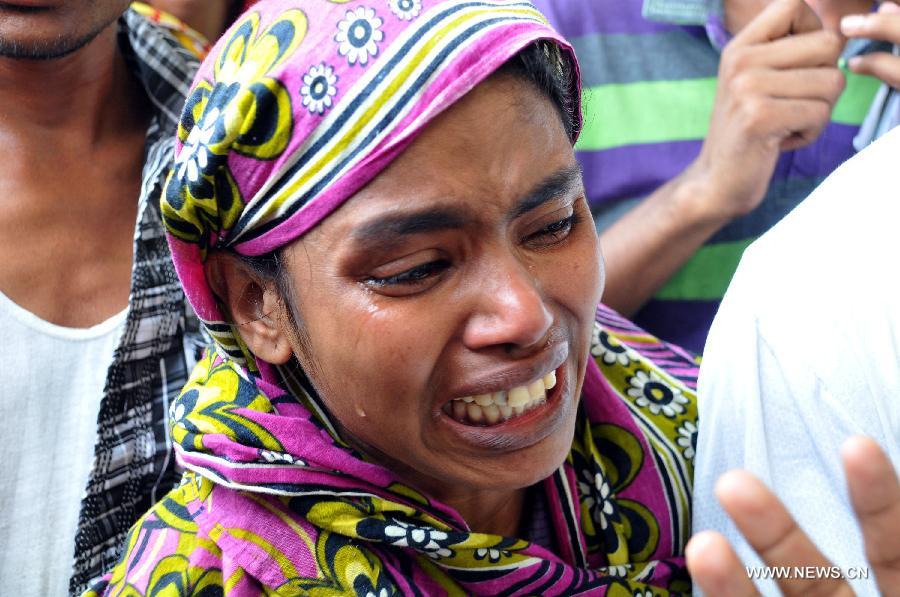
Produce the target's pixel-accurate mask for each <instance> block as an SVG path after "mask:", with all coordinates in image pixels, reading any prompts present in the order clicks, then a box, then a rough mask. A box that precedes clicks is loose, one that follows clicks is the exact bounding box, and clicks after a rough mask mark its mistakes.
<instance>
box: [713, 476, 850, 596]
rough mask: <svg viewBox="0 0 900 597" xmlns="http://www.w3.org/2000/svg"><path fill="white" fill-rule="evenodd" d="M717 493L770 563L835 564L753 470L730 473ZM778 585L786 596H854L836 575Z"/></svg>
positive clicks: (754, 545) (793, 580)
mask: <svg viewBox="0 0 900 597" xmlns="http://www.w3.org/2000/svg"><path fill="white" fill-rule="evenodd" d="M716 495H717V496H718V498H719V501H720V502H721V503H722V507H723V508H724V509H725V511H726V512H727V513H728V515H729V516H730V517H731V519H732V520H733V521H734V523H735V525H736V526H737V527H738V529H739V530H740V531H741V533H742V534H743V535H744V538H745V539H746V540H747V543H749V544H750V546H751V547H753V549H754V550H756V553H758V554H759V556H760V557H761V558H762V560H763V561H764V562H765V563H766V564H768V565H769V566H786V567H790V568H793V567H795V566H796V567H807V566H813V567H820V568H823V569H824V568H829V567H831V563H830V562H829V561H828V560H827V559H826V558H825V556H823V555H822V553H821V552H820V551H819V550H818V548H816V546H815V545H814V544H813V543H812V541H811V540H810V539H809V537H807V536H806V534H805V533H804V532H803V531H802V530H801V529H800V527H799V526H797V523H796V522H795V521H794V519H793V518H792V517H791V515H790V514H789V513H788V511H787V510H786V509H785V507H784V505H783V504H782V503H781V502H780V501H779V500H778V498H776V497H775V495H773V494H772V492H771V491H769V490H768V489H767V488H766V486H765V485H763V484H762V482H761V481H759V480H758V479H757V478H756V477H754V476H753V475H751V474H750V473H748V472H746V471H731V472H728V473H726V474H725V475H723V476H722V477H721V478H720V479H719V482H718V483H717V484H716ZM778 586H779V588H780V589H781V591H782V593H783V594H784V595H786V596H792V595H813V594H815V595H819V596H823V597H824V596H828V597H850V596H851V595H853V592H852V590H851V589H850V588H849V586H848V585H847V584H846V583H845V582H844V581H842V580H840V579H832V578H781V579H778Z"/></svg>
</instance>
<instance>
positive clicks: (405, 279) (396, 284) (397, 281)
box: [365, 259, 450, 290]
mask: <svg viewBox="0 0 900 597" xmlns="http://www.w3.org/2000/svg"><path fill="white" fill-rule="evenodd" d="M448 267H450V262H449V261H447V260H444V259H441V260H438V261H429V262H428V263H423V264H422V265H417V266H416V267H413V268H410V269H408V270H406V271H405V272H401V273H399V274H395V275H393V276H385V277H382V278H378V277H375V276H372V277H370V278H368V279H366V281H365V282H366V283H367V284H368V285H369V286H372V287H375V288H379V289H380V288H384V289H391V288H401V289H402V288H406V289H410V290H414V289H416V288H417V287H419V286H424V285H426V284H427V283H428V282H429V281H430V280H431V278H434V277H435V276H437V275H438V274H440V273H441V272H442V271H444V270H445V269H447V268H448Z"/></svg>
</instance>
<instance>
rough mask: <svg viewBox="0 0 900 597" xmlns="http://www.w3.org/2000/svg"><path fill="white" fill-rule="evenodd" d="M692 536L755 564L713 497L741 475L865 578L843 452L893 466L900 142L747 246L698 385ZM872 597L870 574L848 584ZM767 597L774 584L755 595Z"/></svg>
mask: <svg viewBox="0 0 900 597" xmlns="http://www.w3.org/2000/svg"><path fill="white" fill-rule="evenodd" d="M698 392H699V413H700V434H699V441H698V448H697V462H696V471H695V485H694V496H695V503H694V530H695V531H700V530H704V529H715V530H718V531H721V532H723V533H724V534H725V535H726V536H727V537H728V538H729V539H730V540H731V541H732V543H733V544H734V545H735V546H736V548H737V550H738V553H739V555H740V556H741V559H742V560H743V561H744V562H745V563H746V564H747V565H748V566H758V565H761V562H760V560H759V558H758V557H757V556H756V555H755V554H754V552H753V550H752V549H750V547H749V546H748V545H747V544H746V542H744V541H743V539H742V538H741V536H740V535H739V533H738V532H737V530H736V528H735V527H734V526H733V525H732V523H731V522H730V520H729V519H728V518H727V516H726V515H725V514H724V512H723V511H722V509H721V508H720V507H719V505H718V502H717V501H716V500H715V498H714V497H713V493H712V491H713V486H714V484H715V481H716V479H717V478H718V477H719V476H720V475H721V474H722V473H723V472H725V471H726V470H729V469H732V468H746V469H749V470H750V471H752V472H753V473H755V474H756V475H757V476H759V477H760V478H761V479H762V480H763V481H764V482H765V483H766V484H767V485H768V486H769V487H771V488H773V489H774V490H775V492H776V493H777V494H778V496H779V497H780V498H781V499H782V500H783V501H784V502H785V503H786V504H787V507H788V509H789V510H790V511H791V512H792V514H793V515H794V517H795V518H796V519H797V521H798V522H799V524H800V526H801V527H802V528H803V529H804V530H805V531H806V532H807V533H808V534H809V535H810V536H811V537H812V538H813V540H814V541H815V543H816V544H817V545H818V546H819V547H820V549H821V550H822V551H823V553H824V554H825V555H826V556H828V557H829V558H830V559H831V561H832V562H833V563H834V564H835V565H836V566H840V567H842V568H844V569H845V571H846V572H848V573H851V574H853V573H855V572H856V571H855V570H849V568H850V567H854V566H866V561H865V556H864V549H863V544H862V535H861V533H860V531H859V528H858V525H857V523H856V521H855V517H854V514H853V509H852V506H851V504H850V502H849V498H848V495H847V489H846V483H845V478H844V473H843V467H842V464H841V459H840V453H839V451H840V446H841V444H842V443H843V442H844V440H846V439H847V438H848V437H849V436H851V435H854V434H865V435H869V436H871V437H872V438H874V439H875V441H877V442H878V443H879V444H880V445H881V446H882V447H883V448H884V449H885V450H886V451H887V453H888V455H889V456H890V458H891V459H892V461H893V463H894V466H895V467H897V466H900V130H895V131H893V132H891V133H889V134H888V135H886V136H885V137H883V138H882V139H880V140H879V141H877V142H876V143H874V144H873V145H871V146H870V147H869V148H868V149H866V150H865V151H863V152H862V153H860V154H859V155H857V156H856V157H854V158H853V159H851V160H850V161H848V162H847V163H846V164H844V165H843V166H841V167H840V168H839V169H838V170H837V171H835V172H834V173H833V174H832V175H831V176H830V177H829V178H828V180H826V181H825V182H824V183H823V184H822V186H820V187H819V188H818V189H817V190H816V191H815V192H814V193H813V194H812V195H811V196H810V197H809V198H808V199H807V200H806V201H805V202H804V203H803V204H802V205H800V206H799V207H798V208H797V209H795V210H794V211H793V212H792V213H791V214H790V215H789V216H787V217H786V218H785V219H784V220H783V221H782V222H781V223H779V224H778V225H777V226H775V227H774V228H773V229H772V230H771V231H770V232H768V233H767V234H766V235H764V236H763V237H762V238H760V239H759V240H758V241H757V242H755V243H754V244H753V245H752V246H751V247H750V248H749V249H748V250H747V251H746V253H745V254H744V257H743V259H742V260H741V264H740V267H739V268H738V271H737V274H736V275H735V277H734V280H733V282H732V284H731V286H730V287H729V289H728V292H727V294H726V296H725V299H724V301H723V302H722V307H721V309H720V311H719V313H718V315H717V317H716V319H715V322H714V323H713V326H712V330H711V332H710V335H709V340H708V342H707V345H706V349H705V351H704V360H703V365H702V367H701V372H700V381H699V390H698ZM851 584H852V585H853V586H854V588H855V589H856V591H857V593H858V594H860V595H877V594H878V593H877V588H876V584H875V578H874V576H870V578H869V580H868V581H866V580H853V581H851ZM758 586H759V587H760V589H761V590H762V591H763V593H764V594H766V595H777V594H778V593H777V589H776V588H775V584H774V583H773V582H768V583H764V584H759V585H758Z"/></svg>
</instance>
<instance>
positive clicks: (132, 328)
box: [69, 10, 205, 594]
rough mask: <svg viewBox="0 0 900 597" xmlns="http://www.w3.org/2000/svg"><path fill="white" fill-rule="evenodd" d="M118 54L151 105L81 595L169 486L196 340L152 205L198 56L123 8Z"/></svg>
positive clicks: (77, 582)
mask: <svg viewBox="0 0 900 597" xmlns="http://www.w3.org/2000/svg"><path fill="white" fill-rule="evenodd" d="M119 48H120V50H121V51H122V53H123V55H124V56H125V59H126V61H127V63H128V65H129V67H130V68H131V71H132V72H133V74H134V75H135V77H136V78H137V79H138V80H139V81H141V83H142V84H143V86H144V88H145V89H146V92H147V96H148V98H149V99H150V101H151V103H152V106H153V116H152V122H151V124H150V128H149V130H148V132H147V145H146V159H145V165H144V171H143V182H142V185H141V194H140V198H139V205H138V221H137V226H136V228H135V238H134V266H133V270H132V278H131V296H130V299H129V307H128V315H127V319H126V322H125V329H124V333H123V335H122V339H121V340H120V342H119V345H118V347H117V348H116V351H115V353H114V355H113V362H112V363H111V365H110V368H109V371H108V374H107V378H106V387H105V390H104V395H103V399H102V402H101V405H100V414H99V417H98V423H97V443H96V447H95V452H94V462H93V465H92V468H91V473H90V478H89V480H88V484H87V488H86V489H85V494H84V497H83V501H82V504H81V513H80V515H79V521H78V532H77V535H76V538H75V553H74V562H73V574H72V579H71V581H70V585H69V590H70V592H71V593H72V594H80V593H81V592H82V591H83V590H84V589H85V588H86V587H87V585H88V583H89V582H90V581H91V580H92V579H94V578H96V577H98V576H100V575H101V574H103V573H104V572H105V571H107V570H109V569H110V568H111V567H112V566H113V565H114V564H115V563H116V561H117V560H118V557H119V554H120V551H121V548H122V543H123V541H124V539H125V536H126V534H127V532H128V529H129V528H130V527H131V525H132V524H133V523H134V522H135V521H136V520H137V518H138V517H140V516H141V515H142V514H143V513H144V511H146V510H147V509H148V508H149V507H150V506H151V504H153V503H154V502H155V501H156V499H157V498H159V497H162V496H163V495H165V493H166V492H167V491H169V490H170V489H171V488H172V487H173V486H174V485H175V483H176V482H177V477H176V471H175V463H174V456H173V454H172V450H171V442H170V441H169V437H168V422H167V419H168V407H169V404H170V403H171V401H172V400H173V399H174V398H175V397H176V396H177V395H178V392H179V391H180V390H181V388H182V386H183V385H184V383H185V381H186V380H187V375H188V374H189V373H190V368H191V367H192V366H193V364H194V362H195V361H196V359H197V357H198V356H199V354H198V353H199V351H200V349H201V347H202V345H203V344H205V341H204V339H203V336H202V335H201V332H200V326H199V325H198V323H197V320H196V318H195V317H194V315H193V313H192V312H191V310H190V307H189V306H187V303H186V301H185V298H184V294H183V292H182V290H181V285H180V284H179V282H178V277H177V276H176V275H175V269H174V267H173V266H172V262H171V259H170V257H169V249H168V246H167V244H166V238H165V231H164V228H163V225H162V220H161V217H160V208H159V199H160V195H161V193H162V191H163V188H164V185H165V178H166V175H167V173H168V170H169V168H170V167H171V165H172V150H173V146H174V139H175V131H176V126H177V124H178V119H179V116H180V113H181V108H182V105H183V103H184V98H185V96H186V95H187V92H188V90H189V86H190V82H191V80H192V79H193V76H194V73H195V72H196V69H197V67H198V61H197V59H196V58H195V57H194V56H193V55H192V54H191V53H190V52H188V51H187V50H186V49H184V48H183V47H182V46H181V45H179V43H178V42H177V41H176V40H175V39H174V38H172V37H171V36H170V35H169V34H168V33H166V32H165V31H164V30H163V29H161V28H159V27H157V26H156V25H154V24H152V23H150V22H148V21H146V20H145V19H144V18H143V17H141V16H139V15H138V14H137V13H135V12H133V11H131V10H129V11H127V12H126V13H125V14H124V15H123V17H122V18H121V19H120V21H119Z"/></svg>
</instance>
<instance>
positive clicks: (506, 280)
mask: <svg viewBox="0 0 900 597" xmlns="http://www.w3.org/2000/svg"><path fill="white" fill-rule="evenodd" d="M474 292H476V293H477V300H476V301H475V308H474V309H473V312H472V315H471V316H470V318H469V320H468V322H467V325H466V329H465V333H464V335H463V341H464V342H465V344H466V346H468V347H469V348H470V349H472V350H478V349H483V348H487V347H490V346H503V345H505V346H506V347H528V346H532V345H534V344H537V343H539V342H541V341H542V340H543V339H544V338H545V337H546V336H547V333H548V331H549V330H550V327H551V326H552V325H553V314H552V313H551V312H550V310H549V309H548V308H547V304H546V301H545V298H544V296H543V293H542V292H541V288H540V284H539V281H538V279H537V278H536V277H535V276H534V275H533V273H532V272H531V271H529V269H528V268H527V267H525V266H523V265H522V264H520V263H518V262H517V261H516V262H515V265H514V266H513V267H511V268H508V269H505V270H504V271H503V273H502V274H500V275H496V274H495V275H490V274H488V275H485V276H484V277H483V280H482V281H481V282H480V283H479V284H477V286H476V288H475V290H474Z"/></svg>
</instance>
